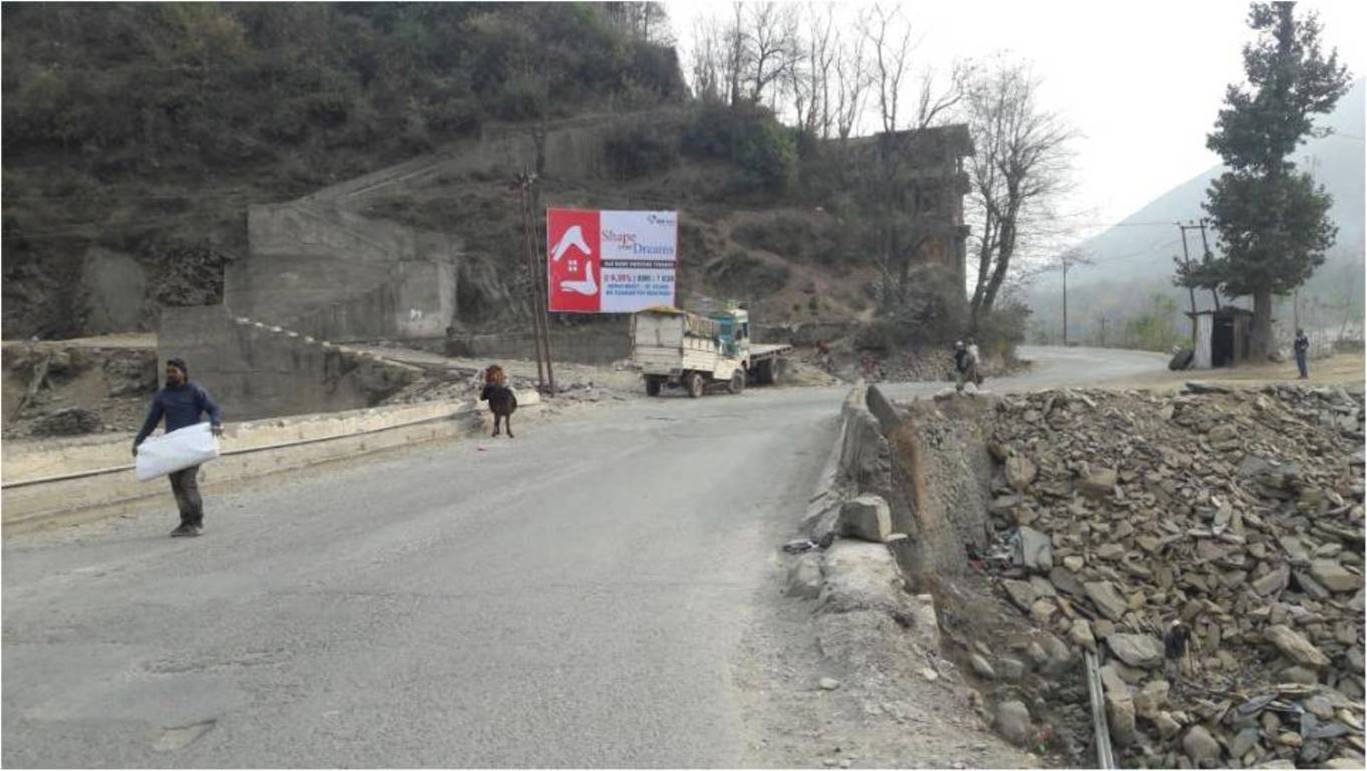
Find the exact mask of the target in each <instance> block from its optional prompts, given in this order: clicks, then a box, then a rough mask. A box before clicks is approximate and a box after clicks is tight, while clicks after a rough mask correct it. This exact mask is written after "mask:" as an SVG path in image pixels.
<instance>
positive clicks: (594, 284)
mask: <svg viewBox="0 0 1367 771" xmlns="http://www.w3.org/2000/svg"><path fill="white" fill-rule="evenodd" d="M678 244H679V216H678V212H673V211H606V210H596V209H594V210H584V209H547V210H546V251H547V254H546V277H547V282H548V286H547V292H548V294H549V298H548V310H550V311H551V312H556V313H635V312H636V311H639V310H642V309H644V308H649V307H651V306H654V305H673V304H674V278H675V268H676V267H677V265H678V256H679V246H678Z"/></svg>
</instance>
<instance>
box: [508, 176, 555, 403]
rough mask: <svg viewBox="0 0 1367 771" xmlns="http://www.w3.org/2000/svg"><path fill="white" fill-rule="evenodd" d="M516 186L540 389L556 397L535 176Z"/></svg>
mask: <svg viewBox="0 0 1367 771" xmlns="http://www.w3.org/2000/svg"><path fill="white" fill-rule="evenodd" d="M515 184H516V185H517V187H518V189H519V190H521V192H522V235H523V238H522V240H523V243H524V245H525V246H526V252H527V271H528V274H529V275H530V276H531V279H532V330H533V336H534V337H535V338H536V378H537V388H538V390H540V391H541V392H543V393H551V394H554V393H555V371H554V370H553V368H552V367H551V332H550V319H549V315H548V313H547V310H546V303H547V299H546V298H547V292H548V289H547V286H548V285H547V284H546V282H545V281H544V280H543V274H542V272H541V262H542V260H541V259H540V258H539V257H540V255H539V254H538V253H539V251H540V250H539V249H538V248H537V243H538V239H537V238H536V234H535V231H534V230H533V228H534V227H535V219H534V218H533V217H532V187H533V186H534V185H535V184H536V174H535V173H533V172H530V171H524V172H523V173H521V174H519V175H517V178H516V181H515ZM543 361H544V363H543Z"/></svg>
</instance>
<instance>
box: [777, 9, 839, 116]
mask: <svg viewBox="0 0 1367 771" xmlns="http://www.w3.org/2000/svg"><path fill="white" fill-rule="evenodd" d="M834 14H835V8H834V6H831V5H827V6H826V7H825V10H824V13H823V12H822V10H820V9H819V8H818V7H817V6H815V5H809V6H807V8H806V11H805V13H804V14H803V23H804V25H805V27H806V29H807V35H806V37H805V38H804V37H803V36H802V35H801V34H798V35H797V36H796V43H797V45H796V49H797V56H796V57H795V59H794V60H793V62H792V65H791V66H790V67H789V68H788V73H787V77H786V78H785V79H784V80H785V88H786V90H787V92H788V94H789V95H790V97H791V99H792V106H793V114H794V117H795V118H796V123H797V126H798V128H800V129H802V130H803V131H805V132H807V133H808V134H811V135H813V136H819V137H821V138H823V139H827V138H829V137H830V135H831V121H832V115H831V74H832V69H833V68H834V65H835V57H836V54H837V51H836V45H837V42H838V36H839V33H838V32H837V30H836V27H835V19H834Z"/></svg>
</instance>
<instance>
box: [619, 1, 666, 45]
mask: <svg viewBox="0 0 1367 771" xmlns="http://www.w3.org/2000/svg"><path fill="white" fill-rule="evenodd" d="M603 7H604V8H605V9H606V12H607V15H608V18H609V19H611V20H612V22H613V23H614V24H616V25H617V26H618V27H619V28H621V29H622V30H623V31H625V32H626V33H627V34H629V35H632V36H634V37H636V38H639V39H640V40H643V41H645V42H647V43H658V44H662V45H670V44H672V43H673V42H674V39H673V38H674V36H673V35H672V34H671V32H670V29H669V13H668V12H667V11H666V10H665V6H664V4H663V3H650V2H616V3H604V4H603Z"/></svg>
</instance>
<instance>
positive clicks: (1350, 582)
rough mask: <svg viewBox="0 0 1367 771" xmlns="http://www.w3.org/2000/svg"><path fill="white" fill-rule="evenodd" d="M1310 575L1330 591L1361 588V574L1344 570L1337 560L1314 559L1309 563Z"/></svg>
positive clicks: (1339, 591) (1347, 590) (1351, 590)
mask: <svg viewBox="0 0 1367 771" xmlns="http://www.w3.org/2000/svg"><path fill="white" fill-rule="evenodd" d="M1310 575H1311V576H1312V577H1314V579H1315V580H1316V581H1317V582H1319V584H1320V586H1323V587H1324V588H1326V589H1328V590H1329V591H1331V592H1336V593H1341V592H1356V591H1358V590H1359V589H1361V588H1362V576H1360V575H1357V574H1356V573H1351V572H1349V571H1347V570H1345V569H1344V568H1343V566H1342V565H1340V564H1339V563H1338V560H1332V559H1317V560H1314V561H1313V562H1311V563H1310Z"/></svg>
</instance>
